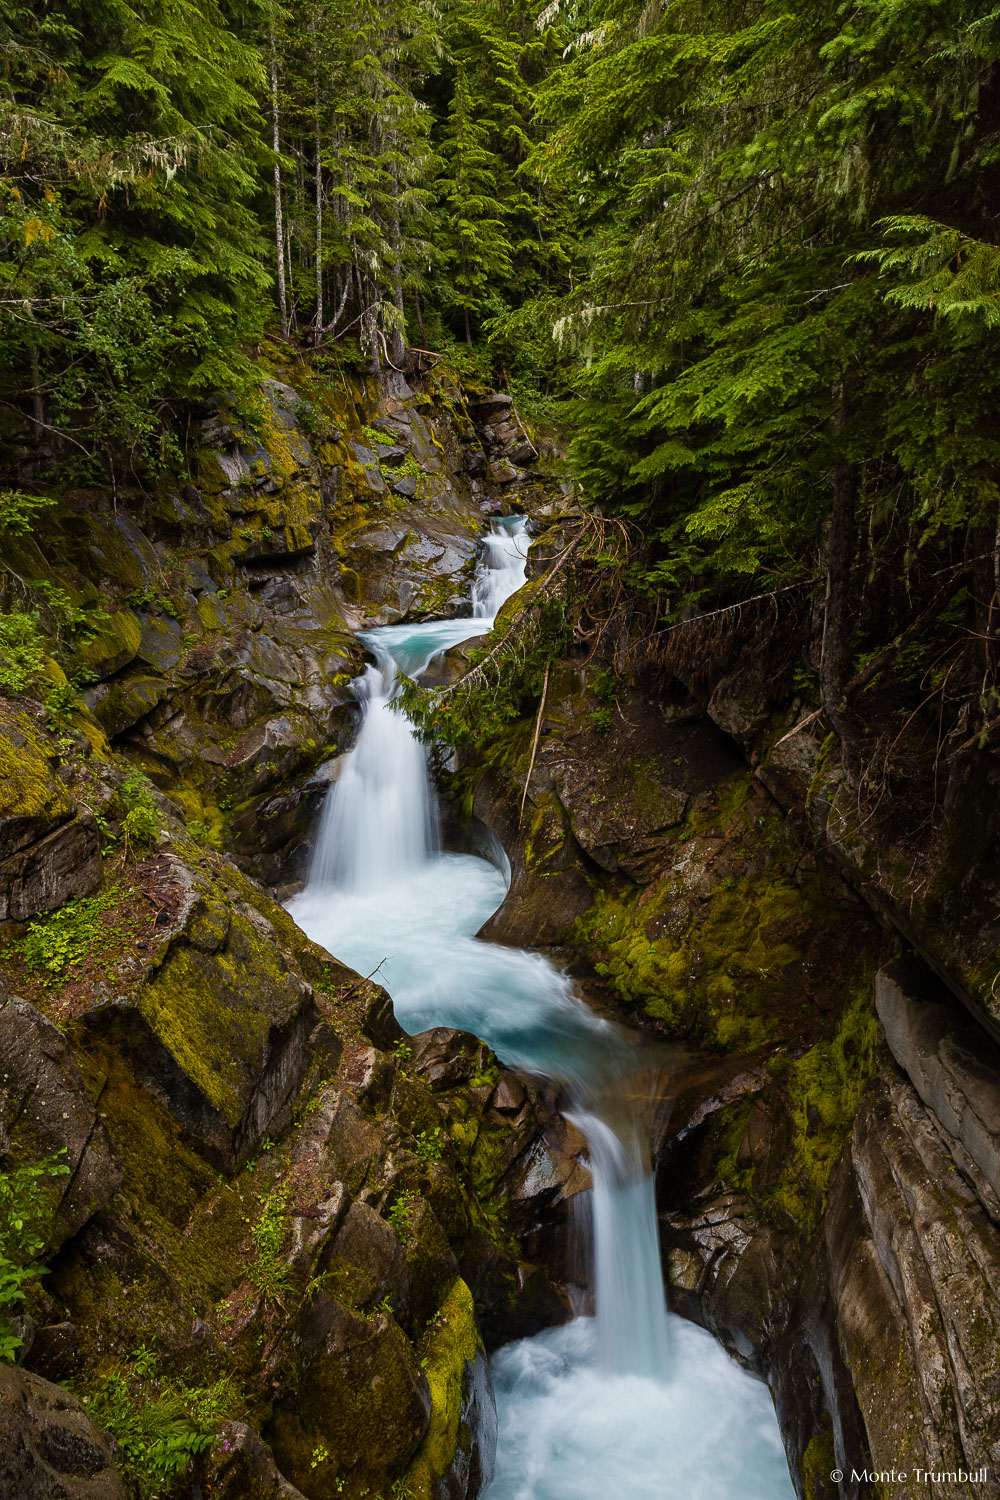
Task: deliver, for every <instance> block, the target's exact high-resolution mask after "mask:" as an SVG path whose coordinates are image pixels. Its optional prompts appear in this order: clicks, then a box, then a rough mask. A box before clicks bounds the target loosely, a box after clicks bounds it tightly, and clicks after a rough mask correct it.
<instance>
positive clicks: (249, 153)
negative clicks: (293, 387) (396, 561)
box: [0, 0, 1000, 717]
mask: <svg viewBox="0 0 1000 1500" xmlns="http://www.w3.org/2000/svg"><path fill="white" fill-rule="evenodd" d="M998 49H1000V10H994V9H991V8H990V7H989V6H988V5H983V4H975V3H972V0H907V3H903V0H856V3H842V0H809V3H808V4H806V3H802V0H750V3H731V0H698V3H694V0H659V3H658V0H653V3H648V4H639V3H636V0H595V3H587V4H583V3H574V0H550V3H549V4H548V5H546V6H545V7H544V8H541V7H539V6H538V5H537V4H530V3H527V0H444V3H443V4H440V5H438V4H430V3H428V0H387V3H385V4H380V5H375V4H374V3H370V0H360V3H356V0H351V3H347V0H290V3H287V4H283V5H276V4H272V3H267V0H151V3H148V4H132V3H127V0H87V3H86V4H84V3H83V0H80V3H76V0H51V3H50V4H48V5H46V6H38V5H31V4H28V3H18V0H7V3H6V4H5V5H4V6H3V8H2V11H0V53H2V58H3V74H2V84H0V154H2V166H0V170H2V190H0V215H2V217H0V335H2V337H0V403H2V407H0V410H2V411H3V413H4V417H3V421H4V426H5V429H6V436H7V440H8V448H9V451H10V454H11V455H12V456H11V458H10V461H9V463H8V464H7V466H6V469H5V480H4V482H5V483H8V484H23V483H24V475H25V469H24V463H23V458H24V452H25V451H27V452H28V453H29V454H32V453H33V455H34V468H33V469H32V470H31V473H30V474H29V479H31V478H34V479H35V481H36V482H44V483H48V484H51V483H53V482H55V479H59V478H60V476H61V482H67V481H68V480H70V481H73V482H80V481H81V480H83V481H85V482H88V483H98V484H108V483H110V485H111V486H112V488H115V487H116V486H117V485H119V484H123V483H124V484H125V485H126V486H127V484H128V483H131V482H134V481H135V480H136V479H139V478H142V477H143V476H147V477H148V476H149V475H151V474H154V475H155V473H156V471H157V468H158V467H159V466H162V465H163V464H165V463H170V462H175V461H176V457H177V455H176V449H175V446H174V439H175V435H176V433H177V431H178V430H179V427H180V425H181V424H182V423H183V422H184V420H185V418H186V416H187V415H188V414H189V413H190V411H191V410H192V407H193V405H194V404H196V403H197V402H198V401H199V400H201V399H203V398H206V397H211V396H212V395H213V394H217V393H219V392H227V393H229V394H230V395H231V396H232V397H233V398H234V399H236V400H239V398H240V393H241V392H243V391H245V390H247V389H249V387H250V385H251V384H252V381H253V359H254V348H255V343H256V341H258V340H259V339H260V337H261V336H262V335H264V334H265V333H267V334H270V335H272V336H277V337H279V338H284V339H286V340H288V341H289V342H290V343H291V344H293V345H296V346H297V347H299V348H303V349H308V348H311V349H314V350H317V351H320V352H322V351H323V350H324V349H326V348H333V349H338V350H343V349H346V348H349V347H350V348H354V349H356V350H357V351H358V352H359V355H360V357H363V358H364V359H365V360H367V361H369V362H370V363H371V365H372V367H373V368H375V369H376V370H377V369H378V368H380V367H385V366H386V365H390V366H396V367H403V366H404V365H405V364H406V361H407V349H408V348H417V349H421V350H431V351H433V352H434V353H436V354H441V355H443V356H445V357H447V358H449V359H450V360H451V361H452V362H453V363H455V364H456V365H457V366H458V368H459V370H460V372H463V373H465V374H466V375H467V376H469V377H470V378H475V379H479V380H481V381H485V382H489V381H495V382H499V381H500V380H507V381H511V382H513V388H514V389H515V390H516V392H517V393H518V396H519V398H520V400H521V402H522V403H523V405H524V407H525V409H526V411H527V412H528V413H529V416H530V415H534V416H535V417H536V418H546V419H549V420H554V419H557V420H558V421H559V422H560V423H561V424H562V426H563V429H564V430H565V431H566V432H567V433H568V434H569V435H570V437H571V443H570V456H571V462H572V465H573V469H574V473H575V475H576V477H577V479H578V480H579V482H580V484H581V486H582V487H583V491H584V493H585V494H586V496H587V498H588V500H589V501H590V502H591V503H592V504H595V505H599V506H601V507H602V508H603V509H604V510H605V511H606V512H614V513H618V514H620V515H622V516H624V517H627V518H629V519H630V520H631V521H632V522H633V523H634V524H635V526H636V534H637V535H639V536H641V541H642V546H641V552H637V555H636V559H635V567H634V570H633V580H634V582H635V583H636V584H637V585H638V586H639V587H640V588H641V589H645V590H648V591H650V592H651V593H652V594H654V595H655V596H656V598H657V599H658V600H659V601H660V603H659V606H658V607H661V608H663V609H665V610H666V611H667V612H669V611H671V610H673V611H681V612H683V611H685V610H686V611H688V612H690V610H691V609H692V608H697V607H698V602H699V600H701V599H703V598H704V597H705V596H706V593H712V594H713V595H714V596H715V597H719V596H720V591H721V596H723V597H736V598H738V597H741V596H742V595H744V594H747V593H751V594H759V593H760V592H761V591H762V590H768V589H776V588H779V587H787V586H789V585H795V584H798V583H802V584H806V583H811V582H812V581H813V580H814V579H815V578H816V577H817V576H819V575H822V576H824V577H825V579H826V584H827V591H828V594H829V593H831V592H832V593H833V594H834V595H836V594H837V593H838V590H839V592H840V594H842V595H844V597H845V598H847V596H848V595H849V603H850V612H851V615H852V620H853V622H854V623H853V625H852V631H853V633H854V635H855V636H856V640H855V641H854V642H853V645H852V642H851V641H849V640H847V639H846V637H845V638H844V639H843V640H842V641H841V643H840V645H838V644H837V642H836V637H837V631H835V630H832V628H831V630H830V631H828V632H827V636H828V639H827V641H826V645H825V652H826V657H827V659H826V661H825V663H824V664H823V670H824V671H825V672H826V674H827V675H826V684H825V686H826V692H825V696H826V697H827V698H828V699H829V703H830V705H832V703H833V699H834V698H837V697H838V696H839V694H840V692H841V689H842V687H843V685H844V682H845V680H846V674H847V673H848V667H849V656H850V651H851V650H852V649H856V648H857V647H858V646H859V645H863V644H864V642H865V630H866V629H867V628H868V626H867V624H866V622H869V623H870V622H871V620H873V619H875V618H876V617H877V618H878V620H879V621H881V622H884V621H885V620H887V619H890V618H891V617H892V616H893V614H894V612H895V614H896V616H897V617H898V618H900V619H903V618H905V617H906V615H907V614H908V613H911V612H912V609H913V601H914V599H915V598H923V597H925V596H926V597H936V596H937V593H938V591H939V585H940V581H941V580H942V579H944V581H945V583H948V582H949V581H951V580H954V581H955V587H956V588H958V587H959V586H961V587H962V588H965V589H966V590H967V597H968V599H969V600H970V601H971V602H970V604H969V609H970V610H971V614H970V616H969V623H970V627H971V630H972V633H973V634H976V635H977V636H978V637H979V638H980V641H981V646H980V648H979V657H980V662H979V665H980V666H981V668H982V672H983V677H982V682H981V683H980V697H981V699H982V703H983V712H984V713H985V714H986V715H987V717H988V708H989V701H988V700H989V695H990V694H992V693H993V692H994V687H993V676H994V666H995V663H994V651H993V646H992V639H991V637H992V623H991V621H992V614H993V610H994V608H995V604H996V594H997V582H998V574H1000V525H998V501H1000V494H998V488H997V486H998V462H1000V423H998V422H997V419H996V413H997V405H998V382H1000V362H998V360H997V358H996V352H995V351H996V339H997V329H998V325H1000V245H998V239H1000V236H998V220H997V213H998V209H997V205H998V202H1000V197H998V193H997V154H998V127H1000V112H998V106H1000V98H998V79H997V57H998ZM19 455H20V456H19ZM53 476H55V479H54V478H53ZM28 488H31V484H30V483H29V484H28ZM945 594H946V595H947V597H946V598H945V601H944V604H943V605H942V607H946V606H947V605H948V604H949V603H951V602H952V601H953V598H954V590H952V591H951V593H948V590H947V589H945ZM845 630H846V625H845V626H844V627H843V628H842V629H841V630H840V635H841V636H844V631H845ZM869 644H871V643H870V642H869ZM831 694H832V695H833V698H830V695H831Z"/></svg>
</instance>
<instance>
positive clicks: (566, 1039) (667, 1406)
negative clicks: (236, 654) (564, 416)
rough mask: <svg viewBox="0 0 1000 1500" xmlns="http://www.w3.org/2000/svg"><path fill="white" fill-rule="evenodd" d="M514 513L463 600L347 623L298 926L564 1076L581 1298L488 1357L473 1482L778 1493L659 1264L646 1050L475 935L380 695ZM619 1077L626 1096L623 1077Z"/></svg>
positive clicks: (489, 610)
mask: <svg viewBox="0 0 1000 1500" xmlns="http://www.w3.org/2000/svg"><path fill="white" fill-rule="evenodd" d="M528 545H529V539H528V534H527V530H526V527H525V524H524V521H523V519H522V518H519V517H516V518H512V519H508V520H505V521H501V522H498V523H495V524H494V527H493V529H492V531H491V533H490V535H489V536H488V537H487V538H486V540H485V543H484V547H483V555H482V558H481V560H480V565H479V568H478V570H477V574H476V579H475V583H474V586H473V606H474V611H475V613H474V614H473V615H472V616H470V617H469V618H467V619H464V620H445V621H435V622H432V623H429V624H425V625H412V626H409V625H406V626H402V625H400V626H390V627H386V628H384V629H380V630H374V631H371V632H369V633H367V634H366V635H365V636H364V637H363V639H364V640H365V643H366V645H368V647H369V649H370V650H371V651H372V653H373V654H374V656H375V658H376V663H377V665H373V666H370V667H369V668H368V669H367V671H366V672H365V674H364V676H363V677H362V678H360V679H358V681H357V683H356V689H357V693H358V698H359V701H360V702H361V705H362V711H363V715H364V719H363V723H362V728H361V732H360V734H359V736H358V740H357V743H356V744H355V746H354V748H353V750H352V751H351V752H350V754H349V755H348V756H347V757H346V760H345V764H344V769H343V771H342V774H341V776H340V779H339V781H338V782H337V783H336V784H335V785H334V787H333V788H332V790H331V794H330V796H329V798H328V799H327V806H326V808H325V810H324V815H323V818H322V821H321V825H320V830H319V834H318V839H317V849H316V856H315V859H314V862H313V869H312V871H311V874H310V880H309V883H308V886H307V887H306V889H305V890H304V891H303V892H302V893H301V894H300V895H299V896H297V897H295V898H294V899H293V900H292V901H291V902H290V903H289V910H290V911H291V912H292V913H293V915H294V916H295V918H296V920H297V921H298V922H299V924H300V926H302V927H303V928H304V929H305V931H306V932H307V933H308V934H309V935H310V936H311V937H313V938H315V939H316V940H317V941H318V942H321V943H322V944H323V945H324V946H325V947H326V948H328V949H329V950H330V952H332V953H334V954H336V956H337V957H338V958H340V959H341V960H343V961H345V962H347V963H349V964H351V965H352V966H353V967H354V968H356V969H357V970H358V971H359V972H361V973H365V974H367V973H371V972H372V971H373V970H374V969H376V968H378V970H379V978H380V980H381V981H382V982H383V983H384V984H385V986H386V988H387V989H388V990H389V992H390V994H391V995H392V997H393V1003H394V1005H395V1009H396V1014H397V1016H398V1018H399V1021H400V1024H401V1025H402V1026H404V1027H405V1028H406V1029H407V1030H409V1031H410V1032H411V1033H413V1032H417V1031H422V1030H424V1029H425V1028H427V1027H430V1026H452V1027H456V1028H459V1029H461V1030H464V1031H471V1032H474V1033H475V1034H476V1035H477V1036H480V1037H482V1038H483V1040H484V1041H486V1042H487V1043H488V1044H489V1045H490V1046H491V1047H492V1048H493V1049H494V1051H495V1052H496V1053H497V1054H498V1055H499V1056H500V1057H501V1058H502V1059H503V1061H504V1062H506V1063H508V1064H510V1065H512V1066H518V1067H522V1068H527V1069H530V1070H531V1071H533V1072H535V1073H542V1074H545V1075H547V1076H549V1077H553V1078H557V1079H559V1080H561V1081H562V1082H563V1083H564V1084H565V1085H566V1087H567V1089H568V1091H569V1093H570V1096H571V1098H572V1099H574V1100H575V1105H574V1111H573V1115H574V1118H575V1120H576V1121H577V1123H578V1125H579V1126H580V1128H581V1129H582V1131H583V1133H584V1135H585V1137H586V1139H587V1142H588V1145H589V1148H590V1156H591V1165H592V1172H593V1179H594V1188H593V1194H592V1198H593V1235H592V1243H593V1257H594V1283H595V1306H596V1317H593V1318H591V1317H580V1318H577V1319H575V1320H574V1321H573V1322H572V1323H569V1324H567V1325H566V1326H565V1327H562V1328H557V1329H550V1330H548V1331H546V1332H545V1333H542V1334H538V1335H536V1336H535V1337H534V1338H530V1339H523V1340H520V1341H519V1342H517V1343H515V1344H511V1345H508V1346H507V1347H506V1348H504V1349H502V1350H501V1351H500V1353H499V1354H498V1355H497V1356H496V1357H495V1359H494V1380H495V1385H496V1394H497V1410H498V1417H499V1424H500V1439H499V1448H498V1455H497V1471H496V1474H495V1476H494V1479H493V1481H492V1483H491V1484H490V1486H489V1488H488V1490H487V1492H486V1494H487V1496H488V1497H489V1500H608V1497H609V1496H614V1497H615V1500H618V1497H621V1500H647V1497H648V1500H665V1497H670V1500H730V1497H731V1500H737V1497H738V1500H792V1497H793V1491H792V1487H791V1484H790V1481H789V1479H788V1471H787V1467H786V1464H785V1460H784V1455H783V1452H782V1448H781V1440H780V1437H779V1435H778V1429H777V1424H776V1422H775V1418H774V1411H773V1409H772V1407H771V1403H770V1399H769V1397H768V1395H767V1392H766V1390H765V1388H764V1387H763V1386H762V1385H760V1384H759V1383H758V1382H756V1381H754V1380H753V1379H752V1378H751V1377H750V1376H748V1375H747V1374H745V1372H743V1371H742V1370H740V1369H739V1367H738V1366H736V1365H735V1364H733V1362H732V1361H731V1360H729V1359H728V1357H727V1356H726V1355H725V1354H724V1353H723V1351H722V1350H721V1349H720V1348H719V1346H718V1345H717V1344H716V1343H715V1342H714V1341H713V1340H712V1339H711V1337H710V1336H709V1335H708V1334H706V1333H705V1332H703V1331H702V1330H701V1329H698V1328H695V1327H693V1326H692V1325H690V1324H684V1323H681V1322H679V1320H676V1319H674V1320H671V1323H670V1326H669V1330H668V1320H667V1312H666V1304H665V1299H664V1290H663V1279H662V1272H661V1266H660V1254H659V1243H658V1235H657V1224H656V1212H655V1203H654V1195H653V1181H652V1175H651V1171H650V1166H649V1161H648V1121H647V1120H646V1119H645V1118H644V1116H643V1111H642V1109H641V1108H636V1107H635V1099H636V1098H637V1097H641V1089H639V1090H636V1089H628V1088H626V1087H625V1085H626V1083H627V1082H628V1080H629V1079H632V1078H636V1077H639V1076H640V1075H641V1074H642V1072H643V1069H644V1068H645V1069H646V1070H647V1071H648V1065H647V1061H646V1058H645V1054H644V1051H643V1046H644V1044H642V1043H641V1042H640V1041H639V1040H638V1039H636V1038H635V1037H633V1036H631V1035H630V1034H628V1033H626V1032H624V1031H623V1030H621V1029H620V1028H617V1027H615V1026H613V1025H611V1024H610V1023H609V1022H607V1021H604V1020H601V1019H600V1018H599V1017H597V1016H595V1015H593V1014H592V1013H591V1012H590V1011H589V1010H587V1008H586V1007H585V1006H584V1005H583V1004H582V1003H581V1001H580V1000H579V999H578V997H577V996H576V994H575V992H574V990H573V986H572V984H571V983H570V981H569V980H568V979H567V978H566V977H565V976H564V975H563V974H560V973H559V972H558V971H557V970H556V969H555V968H553V967H552V965H551V964H549V963H548V962H547V961H546V960H545V959H544V958H542V957H541V955H539V954H536V953H527V952H520V951H517V950H514V949H509V948H501V947H497V946H495V945H493V944H488V943H483V942H479V941H478V940H477V939H476V937H475V933H476V932H477V931H478V930H479V928H480V927H481V926H482V924H483V922H484V921H485V920H486V918H487V917H488V916H490V915H491V914H492V913H493V912H494V911H495V910H496V909H497V907H498V906H499V905H500V904H501V902H502V900H503V897H504V894H505V885H504V878H503V876H502V875H501V874H500V872H499V871H498V870H497V869H495V868H494V867H493V866H492V865H490V864H487V863H486V861H484V860H481V859H478V858H475V857H473V856H472V855H458V854H448V853H442V852H440V851H439V850H438V848H437V846H436V828H435V817H434V805H433V797H432V793H431V790H430V786H429V782H428V776H427V765H426V755H425V751H424V749H423V747H422V746H421V745H420V743H419V742H418V740H417V739H416V737H415V736H414V735H413V734H412V733H411V731H410V727H409V725H408V723H407V721H406V719H405V717H404V716H403V715H402V714H399V713H397V712H395V711H394V710H393V708H392V707H391V699H392V695H393V692H394V687H395V677H396V673H397V671H403V672H406V673H407V674H408V675H410V676H419V675H420V674H421V673H422V672H423V671H425V670H426V669H427V667H428V666H429V664H430V662H431V661H432V660H433V658H434V657H435V656H437V655H438V654H440V653H441V652H442V651H445V650H447V649H448V648H449V647H451V646H456V645H458V644H460V643H461V641H463V640H467V639H469V638H471V637H473V636H476V635H480V634H483V633H484V632H485V631H486V630H488V629H490V628H491V626H492V623H493V620H494V618H495V616H496V614H497V612H498V611H499V609H500V608H501V606H502V605H503V603H504V601H505V600H506V599H508V598H509V597H510V595H511V594H512V593H514V592H515V590H516V589H518V588H519V587H520V586H521V584H522V583H523V582H524V578H525V570H526V556H527V549H528ZM627 1094H631V1096H632V1103H631V1105H630V1104H628V1103H627V1102H626V1095H627Z"/></svg>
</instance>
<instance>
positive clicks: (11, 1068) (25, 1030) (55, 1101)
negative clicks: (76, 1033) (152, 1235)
mask: <svg viewBox="0 0 1000 1500" xmlns="http://www.w3.org/2000/svg"><path fill="white" fill-rule="evenodd" d="M60 1151H65V1153H66V1156H65V1162H66V1165H67V1166H68V1167H69V1169H70V1170H69V1176H68V1177H57V1178H54V1179H53V1188H54V1190H56V1192H57V1202H56V1205H55V1207H54V1212H53V1215H52V1218H51V1220H50V1221H49V1224H48V1227H47V1235H46V1253H47V1254H48V1255H49V1256H51V1255H53V1254H54V1253H55V1252H56V1250H58V1248H59V1246H60V1245H61V1244H62V1243H63V1242H64V1241H65V1240H67V1239H69V1237H70V1236H71V1235H73V1234H75V1233H76V1232H77V1230H78V1229H80V1228H81V1227H82V1225H84V1224H85V1223H86V1222H87V1220H88V1219H89V1218H90V1217H91V1215H92V1214H93V1213H95V1212H96V1210H97V1209H99V1208H102V1207H104V1205H105V1204H107V1203H109V1202H110V1201H111V1199H112V1198H113V1196H114V1194H115V1193H116V1192H117V1191H118V1188H119V1187H120V1185H121V1180H122V1172H121V1166H120V1165H119V1162H118V1158H117V1156H116V1154H115V1151H114V1147H113V1146H112V1144H111V1138H110V1136H109V1135H108V1132H107V1130H106V1129H105V1127H104V1124H103V1123H102V1121H101V1120H100V1119H99V1117H98V1114H97V1110H96V1109H95V1107H94V1103H93V1100H92V1099H91V1097H90V1095H89V1094H88V1093H87V1090H86V1088H85V1087H84V1082H83V1078H82V1076H81V1074H80V1069H79V1067H78V1066H77V1063H76V1060H75V1059H74V1057H73V1054H72V1052H71V1051H70V1049H69V1046H68V1045H67V1043H66V1039H65V1037H64V1036H63V1035H62V1033H61V1032H60V1031H58V1030H57V1028H56V1027H55V1026H53V1024H52V1022H51V1021H49V1020H47V1019H46V1017H45V1016H43V1015H41V1013H40V1012H39V1011H37V1010H35V1008H34V1007H33V1006H31V1005H28V1004H26V1003H25V1001H23V1000H18V999H14V1000H11V1001H10V1002H9V1003H8V1004H7V1005H5V1006H4V1007H3V1009H0V1154H7V1153H12V1154H13V1156H14V1157H15V1159H17V1160H27V1161H31V1162H36V1161H40V1160H42V1159H44V1158H46V1157H50V1156H54V1155H55V1154H56V1153H57V1152H60Z"/></svg>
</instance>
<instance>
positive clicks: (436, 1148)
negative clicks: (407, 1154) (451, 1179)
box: [413, 1125, 444, 1166]
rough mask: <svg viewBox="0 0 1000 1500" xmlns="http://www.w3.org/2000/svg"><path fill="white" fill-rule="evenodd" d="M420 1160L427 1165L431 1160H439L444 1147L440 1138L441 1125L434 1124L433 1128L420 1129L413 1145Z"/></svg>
mask: <svg viewBox="0 0 1000 1500" xmlns="http://www.w3.org/2000/svg"><path fill="white" fill-rule="evenodd" d="M413 1149H414V1151H415V1152H416V1154H417V1157H418V1159H419V1160H420V1161H422V1162H423V1163H424V1165H425V1166H427V1165H428V1164H429V1163H430V1162H432V1161H440V1160H441V1154H442V1151H443V1149H444V1142H443V1141H442V1138H441V1126H440V1125H435V1126H434V1129H433V1130H421V1131H420V1133H419V1135H418V1136H417V1138H416V1141H415V1142H414V1146H413Z"/></svg>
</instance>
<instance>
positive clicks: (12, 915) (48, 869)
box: [0, 812, 101, 922]
mask: <svg viewBox="0 0 1000 1500" xmlns="http://www.w3.org/2000/svg"><path fill="white" fill-rule="evenodd" d="M100 880H101V840H100V836H99V833H98V829H97V823H96V822H95V820H94V817H93V815H92V814H91V813H89V812H81V813H80V815H79V816H78V817H76V818H73V819H72V821H71V822H69V823H64V824H63V826H62V827H61V828H57V829H55V831H54V832H53V833H50V834H49V835H48V836H47V837H46V838H43V839H41V840H40V842H38V843H37V844H32V845H31V847H30V848H27V849H21V850H19V852H18V853H17V854H12V855H11V856H10V858H9V859H5V860H4V861H3V863H2V864H0V921H4V920H10V921H13V922H26V921H27V920H28V919H29V918H30V917H34V916H36V915H37V914H38V913H39V912H46V911H54V910H55V909H56V907H59V906H63V905H64V904H65V903H66V902H67V901H71V900H73V899H74V898H75V897H77V896H86V895H89V894H90V892H91V891H93V890H95V889H96V887H97V886H98V885H99V884H100Z"/></svg>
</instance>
